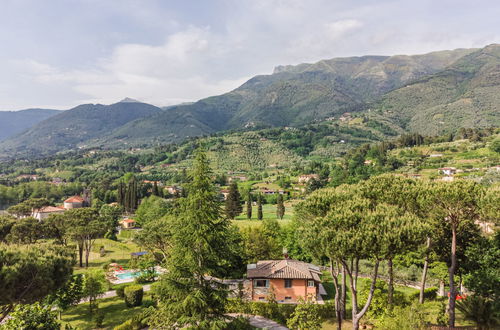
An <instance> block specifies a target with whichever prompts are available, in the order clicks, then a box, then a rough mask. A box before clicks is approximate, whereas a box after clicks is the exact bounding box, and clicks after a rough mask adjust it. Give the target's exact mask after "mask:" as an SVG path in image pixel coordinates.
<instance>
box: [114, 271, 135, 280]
mask: <svg viewBox="0 0 500 330" xmlns="http://www.w3.org/2000/svg"><path fill="white" fill-rule="evenodd" d="M139 275H141V272H126V273H121V274H116V277H118V278H119V279H120V280H128V279H130V278H136V277H137V276H139Z"/></svg>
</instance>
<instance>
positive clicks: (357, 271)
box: [354, 258, 359, 289]
mask: <svg viewBox="0 0 500 330" xmlns="http://www.w3.org/2000/svg"><path fill="white" fill-rule="evenodd" d="M358 274H359V259H358V258H356V260H354V288H355V289H358Z"/></svg>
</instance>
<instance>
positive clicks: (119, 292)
mask: <svg viewBox="0 0 500 330" xmlns="http://www.w3.org/2000/svg"><path fill="white" fill-rule="evenodd" d="M126 287H127V286H119V287H118V288H116V290H115V291H116V295H117V296H118V297H120V298H122V299H123V298H125V288H126Z"/></svg>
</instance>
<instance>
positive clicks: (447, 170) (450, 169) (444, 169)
mask: <svg viewBox="0 0 500 330" xmlns="http://www.w3.org/2000/svg"><path fill="white" fill-rule="evenodd" d="M438 173H439V174H444V175H448V176H450V175H454V174H455V173H457V169H456V168H454V167H441V168H438Z"/></svg>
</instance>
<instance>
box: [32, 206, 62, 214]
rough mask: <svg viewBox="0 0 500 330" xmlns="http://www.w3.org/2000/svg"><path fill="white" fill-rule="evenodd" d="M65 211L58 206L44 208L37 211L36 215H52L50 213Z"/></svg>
mask: <svg viewBox="0 0 500 330" xmlns="http://www.w3.org/2000/svg"><path fill="white" fill-rule="evenodd" d="M63 211H65V209H64V208H63V207H59V206H45V207H42V208H41V209H39V210H38V211H37V212H38V213H52V212H63Z"/></svg>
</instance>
